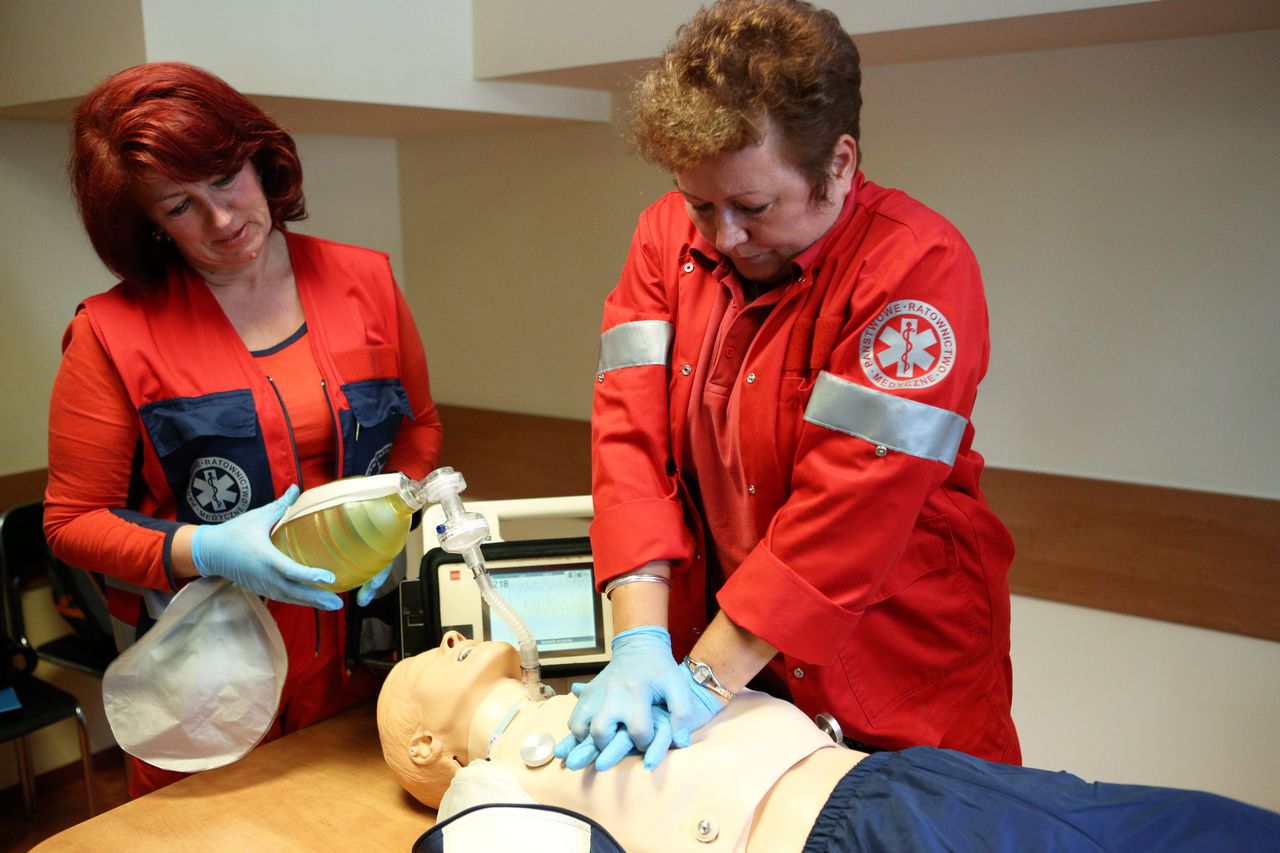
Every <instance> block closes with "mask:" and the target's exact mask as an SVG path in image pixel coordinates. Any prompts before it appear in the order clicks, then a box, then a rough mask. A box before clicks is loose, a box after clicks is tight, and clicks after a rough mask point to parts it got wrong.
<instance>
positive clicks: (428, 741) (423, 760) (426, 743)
mask: <svg viewBox="0 0 1280 853" xmlns="http://www.w3.org/2000/svg"><path fill="white" fill-rule="evenodd" d="M443 749H444V742H443V741H442V740H440V738H438V737H436V736H435V735H433V734H432V733H431V732H429V731H427V730H426V729H424V728H422V727H421V726H419V727H418V729H417V730H415V731H414V733H413V737H412V738H411V739H410V740H409V760H410V761H412V762H413V763H414V764H415V765H417V766H418V767H430V766H431V765H433V764H435V763H436V762H437V761H439V760H440V753H441V752H442V751H443Z"/></svg>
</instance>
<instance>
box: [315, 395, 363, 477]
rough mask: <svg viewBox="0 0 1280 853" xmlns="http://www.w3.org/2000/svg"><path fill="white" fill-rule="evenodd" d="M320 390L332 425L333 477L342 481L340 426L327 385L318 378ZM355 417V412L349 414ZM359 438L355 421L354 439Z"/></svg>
mask: <svg viewBox="0 0 1280 853" xmlns="http://www.w3.org/2000/svg"><path fill="white" fill-rule="evenodd" d="M320 388H321V390H323V391H324V404H325V405H326V406H328V407H329V423H331V424H333V466H334V467H333V476H334V478H335V479H339V480H340V479H342V457H343V456H344V455H345V454H346V448H344V447H343V446H342V426H341V425H340V424H339V423H338V413H337V412H335V411H334V410H333V401H332V400H330V399H329V383H328V382H327V381H326V380H325V379H324V377H321V378H320ZM351 416H352V417H355V412H352V413H351ZM359 437H360V422H359V421H356V438H357V439H358V438H359Z"/></svg>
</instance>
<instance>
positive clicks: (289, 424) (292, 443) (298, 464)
mask: <svg viewBox="0 0 1280 853" xmlns="http://www.w3.org/2000/svg"><path fill="white" fill-rule="evenodd" d="M267 382H269V383H271V390H272V391H274V392H276V400H277V401H279V403H280V412H281V413H282V414H283V415H284V426H285V430H286V431H287V432H288V433H289V447H290V448H291V449H292V450H293V470H294V471H295V472H296V473H297V475H298V488H299V489H305V488H306V486H305V485H303V483H302V460H301V459H299V458H298V442H297V440H296V439H295V438H294V437H293V421H291V420H290V419H289V410H288V409H287V408H285V405H284V395H282V394H281V393H280V389H279V388H277V387H276V381H275V380H274V379H272V378H271V377H270V376H267Z"/></svg>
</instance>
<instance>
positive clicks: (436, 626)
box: [405, 536, 613, 675]
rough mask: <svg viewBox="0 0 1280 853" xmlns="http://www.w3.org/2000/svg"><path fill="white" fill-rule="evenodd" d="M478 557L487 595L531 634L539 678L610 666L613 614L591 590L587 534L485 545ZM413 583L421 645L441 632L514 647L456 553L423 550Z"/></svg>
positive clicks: (511, 633)
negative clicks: (491, 593)
mask: <svg viewBox="0 0 1280 853" xmlns="http://www.w3.org/2000/svg"><path fill="white" fill-rule="evenodd" d="M480 552H481V553H482V554H483V555H484V561H485V568H486V569H487V571H488V572H489V577H490V579H491V580H492V582H493V588H494V590H495V591H497V592H498V594H499V595H501V596H502V597H503V598H504V599H505V600H506V602H507V603H508V604H509V605H510V606H511V608H512V609H513V610H515V612H516V613H518V614H519V615H520V618H521V619H523V620H524V622H525V624H526V625H527V626H528V627H529V631H530V633H532V634H533V638H534V641H535V642H536V643H537V646H538V658H539V660H540V661H541V663H542V668H543V671H544V672H545V673H546V674H548V675H568V674H577V673H590V672H596V671H599V670H600V669H601V668H602V667H603V666H604V665H605V664H606V663H608V662H609V644H610V642H611V641H612V640H613V614H612V613H611V611H610V609H609V601H608V599H606V598H605V597H604V596H603V595H601V594H600V593H598V592H596V590H595V580H594V573H593V571H592V562H591V543H590V540H589V539H588V538H587V537H585V536H581V537H573V538H568V539H533V540H523V541H512V542H491V543H488V544H485V545H481V546H480ZM418 580H419V584H420V588H421V595H422V610H423V619H422V621H423V624H424V628H425V635H426V636H425V637H424V645H423V648H430V647H431V646H433V645H436V644H438V643H439V642H440V638H441V637H442V636H444V633H445V632H446V631H457V632H458V633H460V634H462V635H463V636H464V637H469V638H471V639H479V640H498V641H501V642H507V643H511V644H512V645H513V646H514V645H517V643H518V641H517V638H516V635H515V632H514V631H512V630H511V627H510V626H509V625H507V623H506V621H505V620H503V619H502V617H501V616H500V615H499V614H497V613H495V612H494V611H493V610H492V609H491V608H490V607H489V605H488V603H486V602H485V601H484V599H483V598H482V597H481V595H480V587H479V585H478V584H477V583H476V581H475V578H473V577H472V575H471V570H470V569H469V568H467V566H466V564H465V563H463V561H462V556H461V555H459V554H450V553H448V552H446V551H444V550H442V549H440V548H434V549H432V550H431V551H428V552H427V553H426V554H425V555H424V556H423V558H422V566H421V571H420V573H419V578H418ZM405 653H406V654H411V653H412V651H411V650H410V649H409V648H406V649H405Z"/></svg>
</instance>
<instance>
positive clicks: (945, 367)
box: [859, 299, 956, 388]
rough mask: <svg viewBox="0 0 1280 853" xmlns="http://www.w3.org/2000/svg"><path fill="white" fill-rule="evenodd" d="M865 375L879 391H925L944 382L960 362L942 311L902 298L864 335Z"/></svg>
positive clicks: (888, 306)
mask: <svg viewBox="0 0 1280 853" xmlns="http://www.w3.org/2000/svg"><path fill="white" fill-rule="evenodd" d="M859 344H860V346H859V350H860V353H861V361H862V372H863V373H865V374H866V375H867V378H868V379H870V380H871V382H872V384H874V385H876V386H877V387H879V388H924V387H925V386H927V385H933V384H934V383H935V382H940V381H941V380H942V379H943V378H945V377H946V375H947V374H948V373H950V372H951V368H952V367H953V366H954V365H955V361H956V337H955V334H954V333H953V332H952V331H951V324H950V323H948V322H947V318H946V317H944V316H943V315H942V312H941V311H939V310H938V309H937V308H934V307H933V306H932V305H930V304H929V303H927V302H917V301H915V300H914V299H900V300H898V301H897V302H891V303H889V304H888V305H886V306H885V308H884V310H883V311H881V312H880V313H879V314H878V315H876V318H875V319H874V320H872V321H871V324H870V325H869V326H867V328H866V329H864V330H863V332H862V339H861V341H860V342H859Z"/></svg>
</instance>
